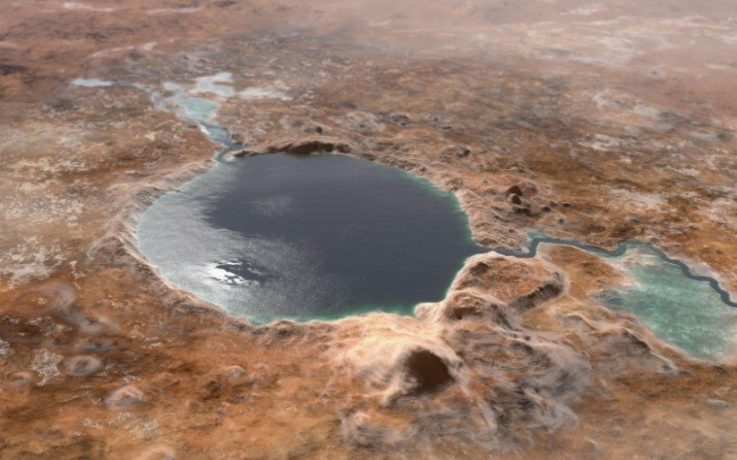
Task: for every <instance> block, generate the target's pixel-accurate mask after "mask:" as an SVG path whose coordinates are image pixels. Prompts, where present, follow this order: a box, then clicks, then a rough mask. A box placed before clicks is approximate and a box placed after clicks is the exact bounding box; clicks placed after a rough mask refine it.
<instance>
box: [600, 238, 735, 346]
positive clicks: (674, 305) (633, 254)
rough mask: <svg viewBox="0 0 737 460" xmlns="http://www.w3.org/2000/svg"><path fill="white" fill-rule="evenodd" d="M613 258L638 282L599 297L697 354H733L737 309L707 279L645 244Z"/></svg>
mask: <svg viewBox="0 0 737 460" xmlns="http://www.w3.org/2000/svg"><path fill="white" fill-rule="evenodd" d="M613 262H615V264H616V265H617V266H619V267H620V268H622V269H623V270H624V271H625V272H626V273H628V274H629V275H630V276H631V277H632V279H633V280H634V283H633V284H632V285H629V286H627V285H625V286H621V287H618V288H616V289H613V290H610V291H607V292H605V293H603V294H602V295H601V296H600V300H601V301H602V303H603V304H604V305H606V306H607V307H609V308H611V309H614V310H626V311H630V312H632V313H634V314H636V315H637V316H638V317H639V318H640V319H641V320H642V322H643V323H644V324H645V325H646V326H647V327H649V328H650V329H651V330H652V331H653V332H654V333H655V334H656V335H657V336H658V337H661V338H663V339H664V340H666V341H667V342H669V343H671V344H673V345H675V346H676V347H678V348H680V349H682V350H683V351H685V352H686V353H688V354H689V355H691V356H693V357H695V358H701V359H706V360H721V359H725V358H729V357H730V356H731V355H732V354H733V353H734V351H735V347H736V346H737V309H735V308H732V307H729V306H727V305H725V304H724V303H723V302H722V299H721V298H720V296H719V294H718V293H717V292H716V291H714V289H712V287H711V286H710V285H709V284H708V283H706V282H704V281H698V280H694V279H690V278H688V277H686V276H684V274H683V272H682V271H681V269H680V268H679V267H678V266H676V265H674V264H672V263H669V262H666V261H664V260H663V259H661V258H660V257H659V256H658V255H655V254H653V253H652V252H650V251H648V250H647V249H645V248H638V249H630V250H629V251H628V252H627V253H626V254H625V255H622V256H619V257H616V258H613Z"/></svg>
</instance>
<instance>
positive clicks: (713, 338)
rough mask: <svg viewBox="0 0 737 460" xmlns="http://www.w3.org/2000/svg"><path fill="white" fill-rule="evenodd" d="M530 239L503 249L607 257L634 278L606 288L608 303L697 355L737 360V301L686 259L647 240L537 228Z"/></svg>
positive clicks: (531, 253)
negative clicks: (592, 237) (557, 248)
mask: <svg viewBox="0 0 737 460" xmlns="http://www.w3.org/2000/svg"><path fill="white" fill-rule="evenodd" d="M529 238H530V243H529V245H528V250H527V251H526V252H523V253H518V252H515V251H511V250H507V249H504V248H500V249H499V252H502V253H504V254H508V255H515V256H518V257H532V256H534V255H535V254H536V253H537V248H538V246H540V245H541V244H549V245H564V246H574V247H578V248H579V249H583V250H585V251H586V252H588V253H590V254H594V255H597V256H599V257H602V258H605V259H606V260H607V261H608V262H610V263H611V264H612V265H614V266H616V267H617V268H618V269H620V270H621V271H622V272H623V273H624V274H625V275H627V277H628V278H629V282H626V283H624V284H623V285H621V286H618V287H615V288H614V289H611V290H608V291H606V292H604V293H602V294H601V295H600V296H599V299H598V300H599V301H601V303H602V304H603V305H605V306H606V307H608V308H610V309H612V310H622V311H628V312H631V313H634V314H635V315H637V316H638V317H639V318H640V320H641V321H642V322H643V323H644V324H645V325H646V326H647V327H649V328H650V329H651V330H652V331H653V332H654V333H655V334H656V335H657V336H658V337H660V338H661V339H663V340H665V341H666V342H668V343H670V344H672V345H673V346H675V347H677V348H680V349H681V350H682V351H684V352H685V353H687V354H688V355H690V356H692V357H694V358H699V359H704V360H709V361H723V360H730V359H734V357H735V355H736V353H737V308H735V306H737V304H736V303H735V302H734V301H733V300H732V299H731V297H730V295H729V293H728V292H726V291H725V290H724V289H723V288H722V287H721V286H720V285H719V283H718V282H717V280H715V279H714V278H712V277H710V276H708V275H699V274H696V273H694V272H693V270H692V269H691V268H690V267H688V266H687V265H686V264H685V263H684V262H682V261H679V260H676V259H673V258H671V257H669V256H668V255H667V254H665V253H664V252H663V251H661V250H659V249H658V248H656V247H653V246H650V245H648V244H645V243H640V242H625V243H620V244H619V245H618V246H617V248H616V249H614V250H611V251H607V250H603V249H600V248H596V247H593V246H588V245H585V244H583V243H580V242H577V241H571V240H560V239H556V238H550V237H547V236H545V235H544V234H541V233H538V232H531V233H530V234H529Z"/></svg>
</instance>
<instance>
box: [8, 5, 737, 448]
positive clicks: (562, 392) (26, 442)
mask: <svg viewBox="0 0 737 460" xmlns="http://www.w3.org/2000/svg"><path fill="white" fill-rule="evenodd" d="M702 3H704V2H690V3H689V4H684V2H678V1H675V0H674V1H671V0H657V1H652V2H646V3H643V2H634V1H629V0H605V1H602V2H599V3H596V4H591V3H590V2H583V1H575V0H552V1H551V0H547V1H542V0H539V1H537V0H529V1H527V0H525V1H519V2H497V1H475V0H472V1H467V2H456V1H450V0H433V1H415V0H401V1H392V2H388V1H378V2H362V1H353V0H349V1H345V0H342V1H340V2H338V1H330V0H319V1H315V2H297V1H292V0H285V1H281V2H267V1H262V0H212V1H206V0H195V1H191V2H181V1H174V0H172V1H168V0H166V1H165V0H156V1H148V0H147V1H144V0H119V1H103V0H94V1H93V0H87V1H85V2H62V1H58V0H42V1H38V2H23V1H19V2H12V3H10V4H9V5H7V6H4V7H3V14H1V15H0V197H1V201H0V363H2V366H1V368H2V375H1V376H0V377H2V381H1V382H0V413H1V414H2V416H1V417H0V453H1V454H0V456H2V457H3V458H53V459H58V458H82V457H88V458H142V459H144V458H145V459H154V458H286V457H300V458H301V457H307V458H310V457H312V458H362V457H372V458H373V457H388V458H393V457H397V458H399V457H437V458H450V457H464V458H466V457H468V458H477V457H485V456H490V455H492V454H493V455H494V456H498V457H500V458H505V457H510V458H523V457H530V458H569V457H595V456H600V457H602V458H631V457H633V456H635V455H640V456H642V457H657V456H668V457H674V458H693V457H699V458H729V457H735V456H737V435H735V433H734V426H735V425H736V423H735V422H737V367H736V366H735V362H734V360H729V359H727V360H725V362H721V363H705V362H699V361H696V360H693V359H690V358H688V357H687V356H685V355H684V354H683V353H681V352H680V351H678V350H676V349H674V348H672V347H669V346H668V345H667V344H666V343H664V342H662V341H661V340H659V339H658V338H657V337H655V336H654V335H653V334H652V333H651V332H650V331H648V329H647V328H645V327H644V326H643V325H642V323H641V322H640V321H639V320H638V319H637V318H636V317H634V316H633V315H629V314H625V313H619V312H614V311H610V310H607V309H606V308H604V307H602V306H601V305H599V303H597V301H596V297H595V294H597V293H600V292H601V291H602V290H604V289H607V288H609V287H612V286H617V285H619V284H621V283H627V282H631V280H628V279H626V277H625V276H624V275H623V274H622V273H621V271H619V270H618V269H617V267H615V266H613V265H610V264H608V263H606V261H605V260H603V259H600V258H597V257H595V256H593V255H590V254H587V253H585V252H582V251H580V250H577V249H573V248H566V247H544V248H542V249H541V252H540V253H539V254H538V256H537V257H536V258H533V259H516V258H513V257H506V256H502V255H500V254H496V253H493V252H490V253H487V254H481V255H478V256H474V257H473V258H471V259H469V260H468V261H467V263H466V265H465V267H464V268H463V269H462V270H461V272H460V273H459V274H458V275H457V277H456V279H455V281H454V283H453V286H452V288H451V289H450V290H449V292H448V294H447V296H446V298H445V299H444V300H442V301H441V302H439V303H437V304H422V305H419V306H417V308H416V312H415V315H414V316H397V315H391V314H379V313H375V314H370V315H367V316H361V317H350V318H345V319H343V320H340V321H336V322H329V323H328V322H310V323H293V322H288V321H282V322H277V323H274V324H270V325H268V326H261V327H256V326H253V325H251V324H249V323H248V322H247V321H246V320H245V319H241V318H233V317H229V316H227V315H226V314H225V313H224V312H222V311H221V310H220V309H218V308H217V307H216V306H214V305H209V304H206V303H204V302H202V301H200V300H198V299H196V298H193V297H192V296H191V295H189V294H187V293H184V292H180V291H178V290H177V289H175V288H174V287H172V286H169V285H167V284H166V283H165V282H164V281H162V279H161V278H160V277H159V276H158V275H157V273H156V272H155V270H154V269H153V268H152V267H150V266H148V265H147V264H146V263H145V261H144V260H143V259H142V258H141V257H140V254H139V253H138V250H137V246H136V241H135V233H134V229H135V222H136V219H137V216H138V215H140V212H141V211H142V210H143V209H144V208H145V206H147V205H148V204H150V203H151V202H152V200H154V199H155V198H156V197H157V196H160V195H161V194H162V193H164V192H165V191H167V190H171V189H174V188H176V187H178V186H179V185H181V184H182V183H184V182H185V181H186V180H187V179H189V178H192V177H194V176H195V175H197V174H198V173H200V172H202V171H204V170H205V169H206V168H208V167H210V166H211V165H212V160H211V159H212V155H213V153H214V150H215V148H216V147H215V146H214V145H213V144H212V143H211V142H209V141H208V139H207V137H206V136H205V135H204V134H203V133H202V132H201V130H200V127H198V126H197V125H196V124H195V123H194V122H192V121H187V120H186V117H183V116H182V114H181V113H179V114H178V113H176V110H174V109H172V110H167V107H166V106H165V105H162V104H161V103H160V102H161V98H166V97H169V96H172V93H173V92H175V89H176V88H180V87H186V88H195V90H196V91H197V96H198V97H202V98H203V99H206V100H213V101H217V103H218V104H220V106H219V109H217V110H216V114H215V115H214V116H215V118H214V120H217V124H219V125H220V126H223V127H225V128H227V130H228V131H229V132H230V133H231V134H232V135H233V137H234V139H235V140H236V141H237V142H240V143H242V144H243V149H242V152H241V154H263V153H268V152H275V151H292V152H295V153H309V152H312V151H323V150H334V151H339V152H341V153H344V154H348V155H355V156H360V157H363V158H367V159H370V160H373V161H377V162H381V163H384V164H388V165H392V166H396V167H398V168H402V169H404V170H407V171H410V172H412V173H414V174H417V175H419V176H423V177H426V178H428V179H430V180H432V181H433V182H434V183H435V184H437V185H438V186H439V187H441V188H444V189H447V190H452V191H454V192H455V193H456V195H457V196H458V198H459V200H460V202H461V204H462V205H463V207H464V209H465V211H466V212H467V214H468V216H469V219H470V223H471V227H472V231H473V235H474V238H475V239H476V240H477V241H478V242H479V243H481V244H484V245H486V246H488V247H496V246H509V247H519V246H520V245H521V244H522V243H523V242H524V239H525V237H526V235H527V232H528V231H530V230H537V231H544V232H545V233H546V234H549V235H552V236H556V237H561V238H574V239H577V240H579V241H583V242H586V243H590V244H596V245H600V246H603V247H612V246H613V245H614V244H616V243H617V242H619V241H622V240H628V239H639V240H643V241H648V242H652V243H654V244H657V246H658V247H660V248H662V249H663V250H665V251H667V252H668V253H669V254H670V255H672V256H674V257H678V258H679V259H682V260H685V261H688V262H689V264H690V265H691V266H692V267H694V268H695V269H696V270H698V271H701V272H706V271H710V272H711V273H713V274H714V275H715V276H716V277H717V278H718V279H719V280H720V281H721V283H722V285H723V286H724V287H725V288H727V289H729V290H731V291H732V292H733V293H734V292H735V291H737V275H735V274H736V273H737V231H736V230H737V188H735V183H737V177H736V176H737V165H736V164H735V163H736V161H737V160H736V159H735V156H734V152H735V150H736V146H737V140H735V135H734V133H735V129H737V87H735V85H737V78H735V76H736V75H735V74H736V72H737V58H735V56H737V52H736V51H737V6H735V4H734V2H729V1H713V2H708V3H704V4H702ZM75 81H76V83H75ZM176 85H179V86H176ZM157 98H158V99H157ZM211 108H212V107H211V106H209V105H207V104H205V105H203V106H202V110H210V109H211ZM736 327H737V326H736Z"/></svg>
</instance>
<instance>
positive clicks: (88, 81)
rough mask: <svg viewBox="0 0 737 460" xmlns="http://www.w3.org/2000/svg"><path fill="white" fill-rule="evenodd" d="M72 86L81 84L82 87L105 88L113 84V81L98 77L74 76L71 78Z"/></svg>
mask: <svg viewBox="0 0 737 460" xmlns="http://www.w3.org/2000/svg"><path fill="white" fill-rule="evenodd" d="M72 84H73V85H74V86H81V87H83V88H107V87H109V86H113V85H114V84H115V82H114V81H110V80H101V79H99V78H75V79H74V80H72Z"/></svg>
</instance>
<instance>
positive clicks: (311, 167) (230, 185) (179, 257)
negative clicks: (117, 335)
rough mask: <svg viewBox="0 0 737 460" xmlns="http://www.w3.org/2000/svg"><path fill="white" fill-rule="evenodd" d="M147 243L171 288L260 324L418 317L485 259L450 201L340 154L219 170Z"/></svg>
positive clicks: (194, 187) (169, 200)
mask: <svg viewBox="0 0 737 460" xmlns="http://www.w3.org/2000/svg"><path fill="white" fill-rule="evenodd" d="M139 239H140V247H141V250H142V252H143V253H144V255H145V256H146V257H147V258H148V259H149V260H150V261H151V262H152V263H153V264H155V265H157V266H159V267H160V269H161V272H162V274H163V275H164V277H165V278H167V279H168V280H170V281H171V282H173V283H174V284H176V285H178V286H180V287H182V288H184V289H186V290H189V291H191V292H193V293H195V294H197V295H199V296H201V297H203V298H206V299H208V300H211V301H213V302H215V303H217V304H219V305H221V306H223V307H225V308H226V309H228V310H229V311H230V312H232V313H234V314H238V315H243V316H246V317H248V318H250V319H252V320H254V321H257V322H267V321H270V320H273V319H278V318H285V317H286V318H294V319H311V318H336V317H340V316H344V315H347V314H352V313H356V312H361V311H367V310H391V311H398V312H405V313H410V312H411V311H412V307H413V306H414V305H415V304H416V303H418V302H423V301H433V300H439V299H441V298H442V297H443V296H444V294H445V291H446V290H447V288H448V286H449V285H450V282H451V281H452V279H453V276H454V275H455V273H456V272H457V271H458V270H459V269H460V267H461V265H462V264H463V261H464V259H465V258H466V257H468V256H469V255H471V254H474V253H478V252H482V251H483V249H482V248H480V247H478V246H476V245H475V244H474V243H473V242H472V241H471V238H470V233H469V229H468V223H467V219H466V216H465V214H463V212H462V210H461V209H460V207H459V205H458V203H457V202H456V200H455V198H454V197H453V196H452V195H451V194H449V193H445V192H442V191H440V190H438V189H436V188H434V187H433V186H432V185H431V184H430V183H429V182H427V181H425V180H422V179H418V178H416V177H413V176H411V175H408V174H406V173H404V172H402V171H400V170H397V169H394V168H389V167H386V166H381V165H377V164H374V163H371V162H368V161H364V160H358V159H354V158H349V157H345V156H339V155H330V154H321V155H312V156H308V157H306V156H302V157H300V156H292V155H284V154H275V155H263V156H257V157H250V158H245V159H241V160H236V161H233V162H230V163H224V164H220V165H218V166H217V167H216V168H214V169H213V170H211V171H209V172H207V173H205V174H204V175H202V176H200V177H199V178H197V179H196V180H194V181H192V182H191V183H189V184H188V185H187V186H186V187H185V188H184V189H183V190H182V191H181V192H175V193H169V194H167V195H165V196H164V197H162V198H161V199H159V200H157V201H156V202H155V203H154V205H153V206H152V207H151V208H150V209H149V210H147V211H146V213H145V214H144V216H143V218H142V221H141V223H140V226H139Z"/></svg>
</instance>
